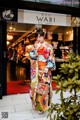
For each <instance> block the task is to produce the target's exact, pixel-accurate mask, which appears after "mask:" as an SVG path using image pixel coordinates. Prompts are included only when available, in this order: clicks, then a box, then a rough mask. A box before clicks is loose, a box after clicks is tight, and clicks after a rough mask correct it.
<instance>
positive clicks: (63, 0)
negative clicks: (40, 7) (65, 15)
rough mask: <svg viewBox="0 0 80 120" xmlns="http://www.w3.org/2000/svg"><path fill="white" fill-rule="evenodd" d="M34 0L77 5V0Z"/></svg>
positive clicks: (36, 0) (71, 5)
mask: <svg viewBox="0 0 80 120" xmlns="http://www.w3.org/2000/svg"><path fill="white" fill-rule="evenodd" d="M35 2H42V3H48V4H56V5H63V6H70V7H79V0H35Z"/></svg>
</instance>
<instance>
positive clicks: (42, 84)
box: [29, 28, 55, 113]
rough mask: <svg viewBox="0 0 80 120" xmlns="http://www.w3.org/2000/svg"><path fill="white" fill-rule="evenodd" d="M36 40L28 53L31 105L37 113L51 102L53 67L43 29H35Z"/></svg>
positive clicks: (53, 60)
mask: <svg viewBox="0 0 80 120" xmlns="http://www.w3.org/2000/svg"><path fill="white" fill-rule="evenodd" d="M35 35H36V38H37V40H36V42H35V43H34V46H33V48H32V49H31V51H30V53H29V55H30V58H31V90H30V97H31V101H32V106H33V108H34V109H35V110H37V111H38V112H39V113H43V112H45V111H46V110H47V109H48V107H49V106H50V103H51V98H52V86H51V72H50V69H55V59H54V56H53V48H52V45H51V44H49V43H48V42H46V41H45V36H46V31H45V29H40V28H39V29H36V33H35Z"/></svg>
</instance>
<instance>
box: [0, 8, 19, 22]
mask: <svg viewBox="0 0 80 120" xmlns="http://www.w3.org/2000/svg"><path fill="white" fill-rule="evenodd" d="M17 13H18V12H17V10H16V9H8V8H6V9H1V10H0V19H1V20H3V21H15V22H17Z"/></svg>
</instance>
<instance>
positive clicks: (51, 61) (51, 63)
mask: <svg viewBox="0 0 80 120" xmlns="http://www.w3.org/2000/svg"><path fill="white" fill-rule="evenodd" d="M47 67H49V68H51V69H54V70H55V69H56V64H55V56H54V51H53V47H52V46H50V56H49V58H48V60H47Z"/></svg>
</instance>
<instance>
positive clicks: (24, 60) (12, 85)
mask: <svg viewBox="0 0 80 120" xmlns="http://www.w3.org/2000/svg"><path fill="white" fill-rule="evenodd" d="M36 26H37V25H35V24H24V23H16V22H7V94H18V93H24V92H29V89H30V60H29V54H28V53H29V50H30V49H31V47H32V46H33V44H34V42H35V41H36V39H35V34H33V33H32V31H33V30H34V29H35V28H36ZM41 27H42V28H45V29H46V30H47V33H48V34H47V37H46V41H47V42H49V43H50V44H53V43H55V42H56V41H58V42H59V45H60V48H61V50H62V52H63V54H62V55H63V56H62V57H61V59H65V58H67V56H66V55H67V52H68V51H69V50H71V49H72V47H73V28H72V27H65V26H53V25H41ZM56 36H57V37H56ZM53 38H54V39H53ZM54 41H55V42H54ZM53 45H54V44H53ZM55 45H56V44H55ZM55 45H54V50H55V49H56V48H55ZM17 88H18V89H17Z"/></svg>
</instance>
